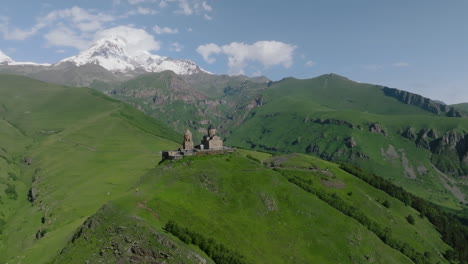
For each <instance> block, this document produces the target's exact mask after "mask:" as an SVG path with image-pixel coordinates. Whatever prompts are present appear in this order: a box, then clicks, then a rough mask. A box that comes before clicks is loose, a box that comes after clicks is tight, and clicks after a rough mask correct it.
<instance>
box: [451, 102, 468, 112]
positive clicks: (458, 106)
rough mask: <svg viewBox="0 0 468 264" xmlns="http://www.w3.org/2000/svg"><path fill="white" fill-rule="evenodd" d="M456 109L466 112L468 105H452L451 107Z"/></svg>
mask: <svg viewBox="0 0 468 264" xmlns="http://www.w3.org/2000/svg"><path fill="white" fill-rule="evenodd" d="M451 106H453V107H455V108H457V109H460V110H463V111H465V112H468V103H461V104H454V105H451Z"/></svg>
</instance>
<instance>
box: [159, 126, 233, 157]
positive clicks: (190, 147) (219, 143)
mask: <svg viewBox="0 0 468 264" xmlns="http://www.w3.org/2000/svg"><path fill="white" fill-rule="evenodd" d="M234 151H235V149H234V148H230V147H226V146H224V144H223V140H222V139H221V138H220V137H219V136H217V135H216V128H215V127H214V126H213V125H210V126H209V127H208V135H205V136H203V139H202V141H201V143H200V144H199V145H195V144H194V142H193V137H192V132H190V130H189V129H187V131H185V133H184V141H183V142H182V147H181V148H180V149H179V150H173V151H163V152H162V156H163V160H166V159H169V160H178V159H182V158H183V157H184V156H194V155H195V156H204V155H216V154H223V153H231V152H234Z"/></svg>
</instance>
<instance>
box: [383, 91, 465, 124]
mask: <svg viewBox="0 0 468 264" xmlns="http://www.w3.org/2000/svg"><path fill="white" fill-rule="evenodd" d="M382 90H383V92H384V94H385V95H386V96H390V97H394V98H396V99H398V100H399V101H400V102H403V103H405V104H410V105H414V106H417V107H419V108H422V109H424V110H426V111H428V112H431V113H434V114H436V115H445V116H448V117H465V116H467V114H466V113H464V112H462V111H460V110H457V109H455V108H454V107H452V106H448V105H446V104H444V103H440V102H436V101H434V100H431V99H429V98H426V97H423V96H421V95H418V94H414V93H410V92H407V91H402V90H398V89H395V88H388V87H384V88H383V89H382Z"/></svg>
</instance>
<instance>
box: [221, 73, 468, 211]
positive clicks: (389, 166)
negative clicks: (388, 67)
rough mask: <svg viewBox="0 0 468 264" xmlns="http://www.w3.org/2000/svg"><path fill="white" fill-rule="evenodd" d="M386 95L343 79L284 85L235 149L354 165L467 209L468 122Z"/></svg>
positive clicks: (272, 91)
mask: <svg viewBox="0 0 468 264" xmlns="http://www.w3.org/2000/svg"><path fill="white" fill-rule="evenodd" d="M383 89H384V87H382V86H376V85H370V84H361V83H357V82H353V81H351V80H348V79H346V78H344V77H341V76H337V75H323V76H320V77H317V78H313V79H307V80H298V79H294V78H288V79H284V80H282V81H280V82H277V83H274V84H272V85H271V86H270V87H269V88H268V89H267V90H265V92H264V93H263V94H262V95H263V101H264V104H263V105H262V106H259V107H258V108H255V109H254V110H252V112H251V113H250V116H249V118H248V119H247V120H246V121H245V123H244V124H242V126H239V127H238V128H236V129H235V130H234V131H233V133H232V135H231V136H230V137H229V138H228V141H227V143H228V144H231V145H235V146H240V147H248V148H254V149H261V150H266V151H273V152H283V153H284V152H302V153H308V154H311V155H316V156H319V157H321V158H324V159H327V160H337V161H347V162H352V163H355V164H359V165H360V166H362V167H365V168H367V169H369V170H371V171H374V172H378V173H381V174H382V175H384V176H385V177H387V178H389V179H391V180H393V181H395V182H397V183H398V184H399V185H401V186H404V187H405V188H406V189H408V190H411V191H412V192H414V193H416V194H418V195H420V196H423V197H425V198H427V199H429V200H431V201H433V202H435V203H437V204H440V205H443V206H447V207H451V208H457V209H461V208H462V207H463V205H462V204H464V203H467V201H468V196H467V194H468V188H467V187H466V185H464V184H463V182H464V181H465V179H464V177H461V176H465V175H468V170H467V168H468V163H467V159H466V157H467V156H468V154H467V152H468V149H467V148H465V147H463V146H464V144H465V142H466V140H465V139H464V138H466V133H467V131H468V119H465V118H455V117H453V118H452V117H445V116H443V115H437V114H434V113H432V112H430V111H427V110H426V109H424V108H423V107H421V106H418V105H412V104H404V103H402V102H400V101H399V100H397V99H396V98H393V97H391V96H386V95H385V93H384V91H383ZM286 124H287V125H286ZM441 171H442V172H441ZM428 190H430V191H428Z"/></svg>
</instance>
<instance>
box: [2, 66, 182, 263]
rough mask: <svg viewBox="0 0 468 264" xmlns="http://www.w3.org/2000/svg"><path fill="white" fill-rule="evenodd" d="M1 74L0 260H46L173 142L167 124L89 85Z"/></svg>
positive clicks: (136, 178)
mask: <svg viewBox="0 0 468 264" xmlns="http://www.w3.org/2000/svg"><path fill="white" fill-rule="evenodd" d="M0 80H1V81H0V106H1V107H0V109H1V110H0V117H1V119H0V133H1V137H0V149H1V151H0V154H1V158H0V163H1V166H0V191H1V192H0V204H1V209H2V210H1V211H0V230H1V231H2V234H1V235H0V252H2V254H0V263H7V262H8V263H43V262H44V261H46V260H48V259H50V258H51V257H52V256H54V255H56V254H57V253H58V251H59V250H60V249H61V248H62V247H63V245H64V244H65V242H66V241H67V240H68V239H69V238H70V236H71V234H72V233H73V232H74V230H75V229H76V228H78V227H79V226H80V225H81V224H82V223H83V221H84V220H85V219H86V218H87V217H89V216H90V215H92V214H94V213H95V212H96V210H97V209H98V208H100V207H101V206H102V204H104V203H105V202H107V201H108V200H111V199H114V198H116V197H119V196H120V195H121V194H122V193H124V192H126V191H127V190H128V189H129V188H131V186H132V185H134V184H136V183H137V182H138V181H139V178H140V176H141V175H142V174H144V173H146V172H147V171H148V170H149V169H151V168H153V167H154V166H155V164H157V162H158V161H159V159H160V157H161V155H160V153H159V151H161V150H163V149H172V148H175V147H177V146H178V144H177V143H175V142H174V141H173V140H177V139H178V138H179V136H178V135H177V134H176V133H175V132H173V131H172V130H171V129H169V128H167V127H166V126H165V125H163V124H162V123H160V122H158V121H155V120H153V119H151V118H149V117H147V116H145V115H143V114H142V113H141V112H139V111H137V110H135V109H134V108H132V107H130V106H128V105H126V104H123V103H121V102H118V101H115V100H113V99H110V98H109V97H107V96H103V95H101V94H100V93H98V92H96V91H94V90H91V89H84V88H69V87H62V86H58V85H51V84H46V83H42V82H39V81H35V80H31V79H28V78H24V77H19V76H8V75H1V76H0ZM28 200H29V201H28Z"/></svg>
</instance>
